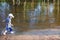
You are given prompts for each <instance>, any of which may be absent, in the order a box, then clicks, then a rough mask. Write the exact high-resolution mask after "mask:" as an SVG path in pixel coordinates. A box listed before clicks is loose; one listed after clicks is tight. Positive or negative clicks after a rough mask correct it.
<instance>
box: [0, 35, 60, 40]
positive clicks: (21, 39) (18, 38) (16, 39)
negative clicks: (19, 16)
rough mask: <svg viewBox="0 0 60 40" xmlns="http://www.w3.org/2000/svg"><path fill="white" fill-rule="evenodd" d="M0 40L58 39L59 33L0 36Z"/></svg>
mask: <svg viewBox="0 0 60 40" xmlns="http://www.w3.org/2000/svg"><path fill="white" fill-rule="evenodd" d="M0 40H60V36H59V35H14V36H11V35H10V36H0Z"/></svg>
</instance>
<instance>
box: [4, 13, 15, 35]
mask: <svg viewBox="0 0 60 40" xmlns="http://www.w3.org/2000/svg"><path fill="white" fill-rule="evenodd" d="M12 18H14V16H13V14H12V13H10V14H8V17H7V19H6V20H5V22H6V28H5V31H4V32H3V34H4V35H6V33H7V32H10V33H14V32H13V30H12V26H13V25H12V24H11V19H12Z"/></svg>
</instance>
